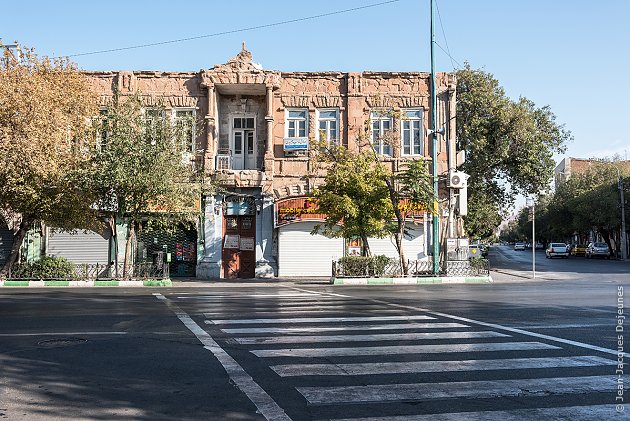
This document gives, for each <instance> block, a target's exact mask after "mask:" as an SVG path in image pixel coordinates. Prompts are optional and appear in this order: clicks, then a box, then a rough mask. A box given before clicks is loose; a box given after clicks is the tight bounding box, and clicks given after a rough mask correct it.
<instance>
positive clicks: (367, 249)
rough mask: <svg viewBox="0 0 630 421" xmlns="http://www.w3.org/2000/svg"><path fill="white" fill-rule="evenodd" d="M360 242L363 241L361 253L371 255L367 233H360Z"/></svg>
mask: <svg viewBox="0 0 630 421" xmlns="http://www.w3.org/2000/svg"><path fill="white" fill-rule="evenodd" d="M361 242H362V243H363V255H364V256H368V257H369V256H371V255H372V252H371V250H370V244H369V243H368V238H367V235H365V234H364V233H361Z"/></svg>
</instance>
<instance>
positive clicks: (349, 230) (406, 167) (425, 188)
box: [312, 122, 433, 275]
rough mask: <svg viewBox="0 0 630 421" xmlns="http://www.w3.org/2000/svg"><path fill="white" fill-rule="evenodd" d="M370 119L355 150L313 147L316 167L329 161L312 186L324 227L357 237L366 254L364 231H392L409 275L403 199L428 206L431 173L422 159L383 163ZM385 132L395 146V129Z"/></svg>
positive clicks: (333, 233) (374, 233) (374, 234)
mask: <svg viewBox="0 0 630 421" xmlns="http://www.w3.org/2000/svg"><path fill="white" fill-rule="evenodd" d="M368 123H369V122H368ZM368 123H366V125H365V127H366V130H365V131H364V132H363V133H360V134H359V136H358V138H357V139H356V141H357V145H358V151H357V152H351V151H348V150H347V149H346V148H344V147H341V146H336V145H329V144H327V143H325V142H320V143H319V144H316V147H315V148H313V149H312V152H314V156H313V158H314V159H313V161H314V162H315V163H316V164H315V166H314V167H315V168H318V167H319V166H320V165H318V164H322V163H323V164H324V165H326V166H327V167H328V168H327V174H326V176H325V179H324V184H323V185H322V186H320V187H319V188H318V189H317V190H316V191H315V196H316V197H317V198H318V199H319V200H318V203H319V207H320V209H321V211H322V213H325V214H327V215H328V217H327V219H326V222H325V223H324V224H323V227H324V230H323V232H324V233H325V234H327V235H331V236H337V237H345V238H351V237H353V236H358V237H360V238H361V240H362V242H363V244H364V249H363V253H364V254H365V255H370V248H369V244H368V237H377V238H382V237H385V236H388V235H391V236H392V237H393V238H394V244H395V247H396V251H397V252H398V257H399V262H400V265H401V268H402V271H403V273H404V274H405V275H407V274H408V272H409V269H408V264H407V259H406V258H405V253H404V250H403V237H404V234H405V232H406V230H405V225H406V220H407V215H406V213H407V212H406V211H404V210H403V206H401V205H402V204H403V202H406V205H407V207H409V206H411V207H412V208H413V207H415V206H417V205H419V206H420V207H421V208H424V209H429V207H430V205H431V204H432V203H433V186H432V178H431V176H430V174H429V171H428V168H427V164H426V162H425V161H424V160H422V159H419V160H404V161H403V162H402V163H401V165H400V168H401V170H400V171H399V172H398V173H393V172H392V171H390V170H389V169H387V168H386V167H385V166H384V163H383V162H382V160H381V158H382V157H381V156H380V155H378V154H377V153H376V151H375V150H374V148H373V146H372V144H371V143H370V141H369V139H371V136H370V124H368ZM384 137H385V138H384V139H382V140H383V141H384V142H385V143H389V144H391V146H392V148H394V149H395V148H396V147H397V143H396V142H395V139H398V137H397V133H396V131H395V130H392V131H389V132H387V133H385V134H384ZM392 220H393V221H395V222H394V223H392ZM319 230H320V226H316V228H315V230H314V232H318V231H319Z"/></svg>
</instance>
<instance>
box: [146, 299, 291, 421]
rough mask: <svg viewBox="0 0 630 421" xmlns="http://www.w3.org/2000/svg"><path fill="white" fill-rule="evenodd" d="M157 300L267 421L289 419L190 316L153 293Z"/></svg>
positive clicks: (288, 420) (289, 420) (286, 420)
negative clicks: (172, 314)
mask: <svg viewBox="0 0 630 421" xmlns="http://www.w3.org/2000/svg"><path fill="white" fill-rule="evenodd" d="M153 295H154V296H155V297H156V298H157V299H158V300H161V301H164V302H165V303H166V305H167V306H168V307H169V309H171V311H172V312H173V313H175V315H176V316H177V318H178V319H179V320H180V321H181V322H182V323H183V324H184V326H186V327H187V328H188V330H190V331H191V332H192V333H193V334H194V335H195V336H196V337H197V339H199V342H201V343H202V344H203V345H204V348H205V349H207V350H208V351H210V352H212V354H213V355H214V356H215V357H216V358H217V360H219V362H220V363H221V365H222V366H223V368H224V369H225V371H226V372H227V374H228V376H229V377H230V379H231V380H232V381H233V382H234V384H236V386H237V387H238V388H239V389H240V390H241V391H243V393H245V395H247V397H248V398H249V400H251V401H252V403H253V404H254V405H255V406H256V408H258V411H260V413H261V414H262V415H263V416H264V417H265V418H266V419H267V420H269V421H291V418H289V416H288V415H287V414H286V413H285V412H284V410H282V408H280V406H279V405H278V404H277V403H276V401H274V400H273V399H272V398H271V396H269V395H268V394H267V392H265V391H264V390H263V388H262V387H260V386H259V385H258V383H256V382H255V381H254V379H252V378H251V376H250V375H249V374H247V372H246V371H245V370H244V369H243V367H241V366H240V365H239V364H238V363H237V362H236V361H235V360H234V359H233V358H232V357H231V356H230V355H228V353H227V352H225V351H224V350H223V348H221V347H220V346H219V344H217V343H216V342H215V340H214V339H212V337H211V336H210V335H209V334H208V332H206V331H205V330H203V329H202V328H201V327H199V325H198V324H197V323H195V321H194V320H193V319H191V318H190V316H189V315H188V314H187V313H186V312H185V311H183V310H182V309H180V308H179V306H177V305H176V304H174V303H172V302H171V301H170V300H169V299H167V298H166V297H164V296H163V295H162V294H159V293H154V294H153Z"/></svg>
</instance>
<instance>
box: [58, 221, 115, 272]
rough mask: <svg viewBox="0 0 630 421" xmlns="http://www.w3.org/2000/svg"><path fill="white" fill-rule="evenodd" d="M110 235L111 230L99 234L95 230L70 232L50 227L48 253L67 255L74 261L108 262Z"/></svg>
mask: <svg viewBox="0 0 630 421" xmlns="http://www.w3.org/2000/svg"><path fill="white" fill-rule="evenodd" d="M110 237H111V235H110V233H109V232H106V233H105V234H98V233H96V232H93V231H88V232H83V231H79V232H77V233H76V234H70V233H68V232H66V231H61V232H59V231H54V230H53V229H50V228H49V229H48V245H47V249H46V254H47V255H48V256H54V257H65V258H66V259H68V260H70V261H72V262H74V263H88V264H96V263H98V264H108V263H109V238H110Z"/></svg>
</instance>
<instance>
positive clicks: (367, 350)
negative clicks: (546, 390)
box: [250, 342, 561, 358]
mask: <svg viewBox="0 0 630 421" xmlns="http://www.w3.org/2000/svg"><path fill="white" fill-rule="evenodd" d="M543 349H544V350H549V349H555V350H557V349H561V348H559V347H557V346H553V345H549V344H544V343H542V342H487V343H475V344H440V345H436V344H431V345H396V346H372V347H352V348H296V349H294V348H289V349H258V350H252V351H250V352H251V353H252V354H254V355H256V356H257V357H260V358H268V357H271V358H273V357H298V358H301V357H306V358H315V357H346V356H355V355H395V354H402V355H409V354H443V353H451V352H497V351H532V350H543Z"/></svg>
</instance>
